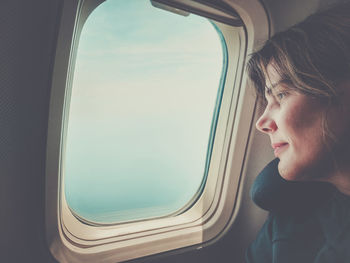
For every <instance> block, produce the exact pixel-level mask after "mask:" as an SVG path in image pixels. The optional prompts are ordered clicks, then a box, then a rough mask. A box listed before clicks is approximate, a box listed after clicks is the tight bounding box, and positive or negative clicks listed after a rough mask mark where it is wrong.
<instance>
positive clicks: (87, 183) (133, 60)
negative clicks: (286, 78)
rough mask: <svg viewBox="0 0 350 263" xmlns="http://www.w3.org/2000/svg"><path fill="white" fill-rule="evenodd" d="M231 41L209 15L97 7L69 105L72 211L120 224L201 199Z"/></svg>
mask: <svg viewBox="0 0 350 263" xmlns="http://www.w3.org/2000/svg"><path fill="white" fill-rule="evenodd" d="M224 46H225V44H224V43H223V40H222V36H221V35H220V32H219V31H218V29H217V28H216V27H215V26H214V25H213V24H212V23H211V22H210V21H208V20H207V19H205V18H202V17H199V16H195V15H190V16H188V17H184V16H180V15H178V14H173V13H170V12H166V11H164V10H160V9H156V8H154V7H153V6H152V5H151V4H150V1H148V0H128V1H123V0H113V1H111V0H110V1H107V2H105V3H103V4H101V5H100V6H99V7H98V8H96V9H95V10H94V11H93V13H92V14H91V15H90V16H89V18H88V20H87V21H86V23H85V25H84V27H83V30H82V33H81V36H80V39H79V44H78V49H77V56H76V65H75V69H74V79H73V84H72V90H71V98H70V103H69V109H68V108H67V112H68V115H67V116H68V126H67V137H66V144H65V154H64V167H63V169H64V191H65V198H66V201H67V204H68V206H69V207H70V209H71V210H72V211H73V213H74V214H76V215H77V216H79V217H80V218H82V219H84V220H87V221H89V222H95V223H102V224H104V223H107V224H109V223H120V222H126V221H134V220H143V219H149V218H155V217H163V216H169V215H171V214H177V213H181V211H184V210H185V209H186V208H188V207H189V206H190V205H191V204H193V202H195V201H196V198H198V196H199V195H200V193H201V191H202V189H203V188H204V184H205V179H206V175H207V171H208V166H209V162H210V156H211V145H212V143H213V140H214V136H215V125H216V116H217V115H218V110H219V106H220V97H221V95H220V94H221V93H222V90H221V89H222V88H221V86H222V85H221V84H220V83H221V79H222V69H223V68H225V65H223V64H224V63H226V62H225V61H226V59H225V56H226V55H225V52H226V51H225V48H223V47H224ZM213 116H214V117H213Z"/></svg>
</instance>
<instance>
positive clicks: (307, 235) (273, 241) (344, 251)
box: [246, 160, 350, 263]
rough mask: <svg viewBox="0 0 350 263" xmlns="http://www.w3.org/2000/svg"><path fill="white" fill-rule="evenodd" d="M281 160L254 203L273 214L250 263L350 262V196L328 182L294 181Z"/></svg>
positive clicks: (263, 179)
mask: <svg viewBox="0 0 350 263" xmlns="http://www.w3.org/2000/svg"><path fill="white" fill-rule="evenodd" d="M277 164H278V160H274V161H273V162H271V163H270V164H269V165H268V166H267V167H266V168H265V169H264V170H263V171H262V173H260V174H259V176H258V177H257V179H256V181H255V183H254V185H253V187H252V191H251V195H252V199H253V200H254V202H255V203H256V204H258V205H259V206H260V207H262V208H264V209H266V210H268V211H270V214H269V217H268V219H267V221H266V222H265V224H264V226H263V227H262V229H261V230H260V232H259V234H258V236H257V238H256V240H255V241H254V242H253V243H252V245H251V246H250V247H249V248H248V250H247V253H246V262H247V263H312V262H314V263H350V197H348V196H345V195H343V194H341V193H340V192H338V191H337V190H336V189H335V188H334V187H332V186H331V185H328V184H324V183H294V182H287V181H285V180H284V179H282V178H281V177H280V176H279V174H278V172H277Z"/></svg>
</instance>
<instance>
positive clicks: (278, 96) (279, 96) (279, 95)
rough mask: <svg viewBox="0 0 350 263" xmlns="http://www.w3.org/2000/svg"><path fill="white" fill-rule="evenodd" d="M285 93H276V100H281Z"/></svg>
mask: <svg viewBox="0 0 350 263" xmlns="http://www.w3.org/2000/svg"><path fill="white" fill-rule="evenodd" d="M286 95H287V93H286V92H279V93H277V94H276V97H277V99H278V100H282V99H283V98H284V97H285V96H286Z"/></svg>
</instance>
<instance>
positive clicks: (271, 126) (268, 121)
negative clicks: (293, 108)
mask: <svg viewBox="0 0 350 263" xmlns="http://www.w3.org/2000/svg"><path fill="white" fill-rule="evenodd" d="M255 126H256V128H257V129H258V130H259V131H261V132H263V133H266V134H269V133H273V132H274V131H276V130H277V125H276V122H275V121H274V120H273V119H272V118H271V117H270V116H269V114H268V111H266V110H265V112H264V113H263V115H261V116H260V118H259V119H258V121H257V122H256V124H255Z"/></svg>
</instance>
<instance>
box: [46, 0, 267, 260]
mask: <svg viewBox="0 0 350 263" xmlns="http://www.w3.org/2000/svg"><path fill="white" fill-rule="evenodd" d="M249 1H250V2H256V0H249ZM102 2H103V0H64V6H63V13H62V17H61V25H60V30H59V34H58V43H57V49H56V59H55V65H54V72H53V80H52V92H51V100H50V112H49V127H48V129H49V131H48V141H47V163H46V230H47V231H46V235H47V242H48V245H49V247H50V250H51V253H52V254H53V255H54V256H55V257H56V259H58V260H59V261H60V262H96V260H97V259H98V260H99V261H106V262H122V261H125V260H131V259H135V258H139V257H144V256H148V255H152V254H158V253H161V252H166V251H169V250H174V249H179V248H184V247H200V246H203V245H206V244H209V243H211V242H214V241H215V240H217V239H219V238H220V237H221V236H222V235H223V234H224V233H226V232H227V230H228V229H229V226H230V225H231V224H232V222H233V221H234V219H235V217H236V215H237V213H238V208H239V202H238V201H239V196H238V192H239V185H240V182H241V180H242V174H243V173H242V171H243V170H244V159H245V155H246V153H247V150H248V148H247V144H248V142H249V134H250V130H251V126H252V119H253V116H254V105H255V98H254V96H251V94H248V93H249V92H248V91H247V89H246V84H245V83H246V76H245V73H244V65H245V57H246V54H247V51H249V50H252V47H253V45H254V44H253V41H252V39H254V38H253V35H251V36H250V35H249V33H250V34H252V33H253V32H249V30H247V27H242V28H240V29H237V28H234V27H232V26H229V25H225V24H222V23H218V22H215V25H216V26H217V27H219V29H220V30H221V32H222V34H223V37H224V38H225V41H226V46H227V49H228V50H227V51H228V63H227V72H226V78H225V83H224V87H223V95H222V102H221V108H220V113H219V116H218V120H217V127H216V134H215V140H214V143H213V149H212V157H211V161H210V167H209V171H208V175H207V182H206V184H205V187H204V190H203V194H202V195H201V196H200V197H199V198H198V200H197V201H196V203H195V204H194V205H193V206H191V208H190V209H188V210H187V211H185V212H183V213H182V214H179V215H175V216H173V217H164V218H155V219H148V220H142V221H137V222H127V223H122V224H116V225H91V224H86V223H84V222H82V220H79V219H78V218H77V217H76V216H74V215H73V214H72V212H71V210H70V209H69V207H68V205H67V203H66V200H65V195H64V184H63V177H64V174H63V171H62V170H61V167H64V158H62V156H63V155H64V142H65V136H66V130H65V129H66V127H67V125H66V124H67V113H68V112H69V100H70V91H71V87H72V78H73V77H72V75H73V72H74V64H75V59H76V50H77V47H78V42H79V36H80V32H81V29H82V27H83V25H84V22H85V21H86V19H87V17H88V15H89V14H90V13H91V12H92V11H93V10H94V9H95V8H96V7H97V6H98V5H99V4H101V3H102ZM237 7H238V8H239V6H237ZM242 12H243V10H242ZM243 14H244V12H243ZM244 15H246V14H244ZM263 33H264V32H263ZM265 33H266V34H267V32H265ZM243 105H245V110H244V111H243ZM130 251H132V253H130Z"/></svg>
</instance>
